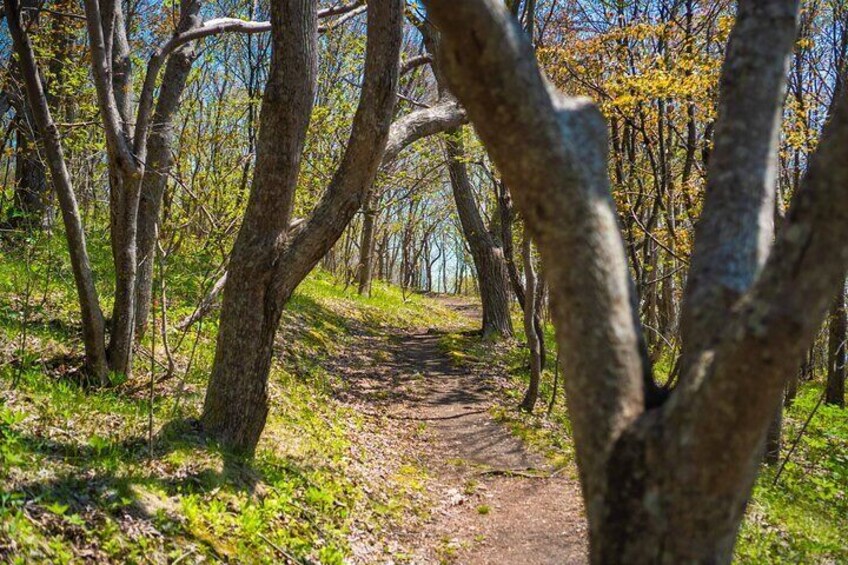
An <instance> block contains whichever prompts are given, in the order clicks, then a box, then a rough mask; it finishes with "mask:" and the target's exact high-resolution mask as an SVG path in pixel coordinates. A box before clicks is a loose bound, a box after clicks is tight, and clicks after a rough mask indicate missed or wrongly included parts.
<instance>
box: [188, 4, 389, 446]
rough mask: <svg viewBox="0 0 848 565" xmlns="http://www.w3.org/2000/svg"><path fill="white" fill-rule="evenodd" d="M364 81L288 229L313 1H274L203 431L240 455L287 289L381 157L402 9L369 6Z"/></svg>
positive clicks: (256, 430) (256, 429)
mask: <svg viewBox="0 0 848 565" xmlns="http://www.w3.org/2000/svg"><path fill="white" fill-rule="evenodd" d="M368 8H369V9H368V38H367V46H366V62H365V78H364V82H363V86H362V91H361V95H360V101H359V106H358V108H357V111H356V115H355V116H354V120H353V128H352V130H351V136H350V141H349V143H348V146H347V148H346V150H345V154H344V157H343V158H342V162H341V165H340V167H339V169H338V171H337V172H336V174H335V175H334V177H333V179H332V181H331V182H330V185H329V187H328V188H327V191H326V192H325V194H324V196H323V197H322V198H321V200H320V202H319V203H318V205H317V207H316V208H315V210H314V211H313V212H312V214H311V216H310V217H309V219H307V220H306V222H304V224H303V225H302V227H300V228H299V229H297V230H295V231H294V232H293V233H292V234H288V235H287V233H286V227H287V225H288V222H289V218H290V216H291V211H292V202H293V197H294V190H295V187H296V184H297V174H298V170H299V166H300V159H301V152H302V150H303V145H304V140H305V135H306V127H307V125H308V122H309V116H310V113H311V108H312V100H313V97H314V91H315V80H316V72H317V71H316V68H317V61H316V52H317V45H316V38H317V14H316V6H315V3H314V2H308V1H306V0H284V1H282V2H279V3H274V4H272V14H271V16H272V20H271V21H272V61H271V70H270V77H269V83H268V86H267V87H266V90H265V96H264V98H263V104H262V105H263V107H262V113H261V122H260V128H259V140H258V144H257V162H256V171H255V173H254V182H253V187H252V189H251V194H250V199H249V201H248V207H247V211H246V213H245V218H244V221H243V224H242V227H241V230H240V231H239V236H238V239H237V240H236V244H235V246H234V248H233V252H232V255H231V258H230V267H229V270H228V273H229V275H228V278H227V283H226V285H225V287H224V300H223V306H222V312H221V318H220V329H219V333H218V342H217V348H216V352H215V361H214V365H213V369H212V376H211V379H210V383H209V387H208V389H207V394H206V401H205V404H204V409H203V425H204V428H205V429H206V430H207V432H208V433H210V434H211V435H212V436H214V437H216V438H217V439H218V440H220V441H221V442H222V443H223V444H225V445H227V446H228V447H230V448H231V449H234V450H236V451H241V452H246V453H251V452H253V451H254V449H255V448H256V444H257V442H258V440H259V436H260V434H261V432H262V428H263V427H264V425H265V419H266V417H267V412H268V405H267V380H268V373H269V371H270V365H271V357H272V347H273V344H274V336H275V334H276V330H277V326H278V324H279V320H280V315H281V314H282V309H283V307H284V305H285V303H286V301H287V300H288V299H289V298H290V296H291V294H292V292H294V289H295V288H296V287H297V285H298V284H300V282H301V281H302V280H303V278H304V277H305V276H306V275H307V274H308V273H309V271H310V270H312V268H313V267H314V266H315V265H316V264H317V263H318V261H320V259H321V257H322V256H323V255H324V254H326V252H327V250H328V249H330V248H331V247H332V246H333V244H334V243H335V242H336V241H337V240H338V238H339V236H340V235H341V234H342V232H343V231H344V229H345V227H346V226H347V225H348V223H349V222H350V220H351V219H352V217H353V215H354V214H355V213H356V211H357V209H358V208H359V207H360V205H361V204H362V199H363V197H364V196H365V193H366V191H367V189H368V188H369V186H370V185H371V182H372V181H373V178H374V175H375V174H376V172H377V167H378V166H379V164H380V161H381V159H382V156H383V151H384V149H385V145H386V139H387V137H388V132H389V127H390V125H391V118H392V113H393V111H394V103H395V90H396V86H397V79H398V62H399V55H400V45H401V24H402V15H403V5H402V2H400V0H377V1H373V2H371V3H369V6H368Z"/></svg>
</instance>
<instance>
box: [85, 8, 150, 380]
mask: <svg viewBox="0 0 848 565" xmlns="http://www.w3.org/2000/svg"><path fill="white" fill-rule="evenodd" d="M85 13H86V23H87V27H88V38H89V47H90V53H91V66H92V75H93V77H94V86H95V90H96V91H97V104H98V107H99V110H100V115H101V119H102V121H103V127H104V131H105V134H106V135H105V137H106V153H107V156H108V161H109V182H110V186H111V190H110V191H109V216H110V234H111V243H112V258H113V260H114V263H115V302H114V305H113V308H112V320H111V327H110V340H109V348H108V354H109V368H110V369H111V370H112V371H114V372H116V373H120V374H124V375H127V376H130V375H131V373H132V347H133V334H134V330H135V325H134V323H133V317H134V315H135V281H136V273H137V269H138V265H137V261H136V251H137V248H136V236H137V218H138V203H139V195H140V189H141V176H142V173H143V168H142V167H141V166H140V165H139V163H138V162H137V161H136V156H138V157H139V159H142V158H143V155H138V152H136V156H134V155H133V150H132V143H131V136H132V132H131V129H132V128H131V124H130V118H129V104H130V103H131V97H130V90H131V85H130V71H129V69H128V68H126V63H127V58H128V56H129V54H128V47H127V45H125V43H126V31H125V29H123V26H124V18H123V14H122V12H121V7H120V2H116V1H115V0H109V1H106V0H104V1H102V2H100V1H98V0H85ZM116 64H117V67H115V65H116Z"/></svg>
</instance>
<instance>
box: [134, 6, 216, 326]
mask: <svg viewBox="0 0 848 565" xmlns="http://www.w3.org/2000/svg"><path fill="white" fill-rule="evenodd" d="M199 12H200V1H199V0H183V2H182V5H181V7H180V23H179V25H178V26H177V31H178V32H184V31H188V30H189V29H191V28H193V27H197V26H199V25H200V23H201V22H200V17H199ZM194 57H195V54H194V49H193V48H192V47H191V46H190V44H189V45H186V46H184V47H182V48H181V49H179V50H177V51H175V52H174V53H172V54H171V56H170V57H169V58H168V63H167V65H166V67H165V74H164V75H163V77H162V86H161V88H160V92H159V99H158V101H157V103H156V111H155V113H154V115H153V124H152V126H151V128H150V134H149V137H148V141H147V164H146V167H145V170H144V177H143V178H142V183H141V195H140V200H139V205H138V241H137V245H138V273H137V275H136V276H137V279H136V296H135V334H136V339H141V338H142V337H143V336H144V332H145V330H146V328H147V318H148V316H149V315H150V301H151V298H152V291H153V266H154V265H153V260H154V257H155V255H156V253H155V250H156V243H157V234H158V227H159V215H160V211H161V208H162V197H163V195H164V194H165V187H166V185H167V182H168V175H169V174H170V172H171V167H172V166H173V158H172V157H171V144H172V143H173V137H174V134H173V129H174V124H173V122H174V117H175V116H176V111H177V108H178V106H179V101H180V97H181V96H182V93H183V90H184V89H185V85H186V80H187V79H188V75H189V73H190V72H191V65H192V63H193V62H194Z"/></svg>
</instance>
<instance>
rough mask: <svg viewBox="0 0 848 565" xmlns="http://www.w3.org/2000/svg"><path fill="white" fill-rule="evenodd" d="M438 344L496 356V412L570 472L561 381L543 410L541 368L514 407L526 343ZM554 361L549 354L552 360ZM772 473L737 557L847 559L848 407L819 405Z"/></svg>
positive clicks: (816, 393) (795, 418) (477, 356)
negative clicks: (534, 397) (530, 397)
mask: <svg viewBox="0 0 848 565" xmlns="http://www.w3.org/2000/svg"><path fill="white" fill-rule="evenodd" d="M513 321H514V327H515V328H516V330H517V334H518V335H517V341H518V342H519V344H520V343H521V342H523V340H524V332H523V329H522V325H521V319H520V317H519V316H517V315H516V316H515V317H514V320H513ZM545 341H546V343H547V345H548V351H549V352H555V351H556V348H555V346H554V336H553V330H552V328H551V327H550V326H548V327H547V328H546V339H545ZM442 345H443V348H444V349H445V350H446V351H448V352H449V353H450V354H451V355H452V356H453V357H454V358H455V359H456V360H457V361H459V362H465V363H487V364H491V362H492V359H493V358H494V359H497V361H498V363H499V364H500V366H501V367H502V368H503V370H504V373H505V374H506V375H507V376H508V378H507V380H506V381H504V382H503V387H502V393H503V396H502V397H503V402H502V404H501V405H500V406H499V407H497V408H495V415H496V416H497V417H498V418H500V419H501V421H503V422H505V423H506V424H507V425H509V426H510V427H511V428H512V429H513V431H514V432H515V433H516V434H518V435H519V436H521V437H523V438H524V439H525V440H527V441H528V442H529V443H530V444H531V445H535V446H536V447H537V448H538V449H540V450H541V451H542V452H545V453H547V454H548V456H549V458H551V461H552V463H553V464H554V465H555V466H565V467H568V469H569V470H570V471H572V472H573V471H574V468H573V448H572V446H573V444H572V443H571V440H570V439H569V438H570V433H569V431H570V427H569V421H568V414H567V410H566V408H565V402H564V398H563V396H562V382H561V381H560V388H559V393H558V397H557V402H556V405H555V407H554V409H553V411H552V412H551V413H550V414H546V412H547V407H548V404H547V403H548V401H549V399H550V397H551V392H552V382H553V375H552V374H551V372H550V371H546V373H545V376H544V378H543V382H542V386H541V398H540V401H539V404H538V405H537V410H536V414H535V415H528V414H524V413H521V412H518V411H517V410H516V408H515V407H516V406H518V404H519V403H520V402H521V399H522V397H523V394H524V389H525V387H526V383H527V382H528V379H529V371H528V369H527V364H528V352H527V349H526V348H524V347H521V346H520V345H515V344H506V345H503V344H502V345H491V344H483V343H480V341H479V340H476V339H474V338H472V337H469V336H467V335H462V334H451V335H448V336H446V337H445V338H443V340H442ZM550 355H551V356H553V355H555V353H551V354H550ZM552 365H553V363H552V361H550V360H549V366H552ZM660 369H661V368H660ZM560 377H562V375H560ZM566 378H567V376H566ZM821 393H822V384H821V382H815V381H814V382H811V383H807V384H805V385H803V386H802V388H801V392H800V394H799V397H798V399H797V400H796V401H795V403H794V405H793V406H792V407H791V408H789V409H788V410H787V412H786V414H785V416H784V432H783V434H784V435H783V437H784V442H783V456H784V457H785V456H786V455H787V453H788V451H789V449H790V446H791V444H792V443H793V442H794V440H795V438H796V437H797V436H798V433H799V431H800V429H801V427H802V426H803V423H804V421H805V420H806V419H807V417H808V416H809V415H810V414H811V413H812V411H813V408H814V407H815V405H816V403H817V401H818V399H819V397H820V396H821ZM775 473H776V470H775V469H768V468H765V469H764V470H763V472H762V473H761V476H760V479H759V481H758V482H757V486H756V489H755V492H754V498H753V501H752V502H751V504H750V506H749V508H748V513H747V518H746V521H745V523H744V524H743V527H742V531H741V534H740V537H739V543H738V545H737V552H736V553H737V556H736V561H737V562H739V563H751V564H754V563H757V564H759V563H848V535H846V534H848V409H839V408H835V407H828V406H821V407H820V408H819V409H818V411H817V412H816V414H815V416H814V417H813V419H812V420H811V421H810V425H809V427H808V428H807V430H806V432H805V433H804V434H803V435H802V436H801V441H800V442H799V444H798V448H797V449H796V450H795V452H794V453H793V455H792V456H791V458H790V459H789V462H788V464H787V465H786V468H785V469H784V471H783V473H782V475H781V477H780V480H779V483H778V484H777V485H774V484H773V482H774V477H775Z"/></svg>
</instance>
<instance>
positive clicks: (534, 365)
mask: <svg viewBox="0 0 848 565" xmlns="http://www.w3.org/2000/svg"><path fill="white" fill-rule="evenodd" d="M522 255H523V257H524V281H525V282H524V288H525V291H526V292H527V296H528V297H534V296H536V270H535V268H534V267H533V242H532V241H531V240H530V235H529V234H527V233H525V234H524V243H523V245H522ZM535 321H536V301H535V300H534V299H532V298H530V299H529V300H527V299H525V300H524V334H525V335H526V336H527V349H528V350H529V351H530V383H529V384H528V385H527V391H526V392H525V393H524V399H523V400H522V401H521V408H522V409H523V410H526V411H527V412H532V411H533V408H534V407H535V406H536V400H538V398H539V381H540V380H541V378H542V355H541V353H540V351H539V342H540V341H541V339H542V336H540V335H538V334H537V333H536V325H535Z"/></svg>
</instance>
